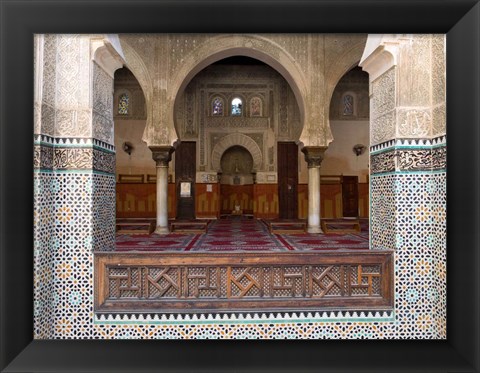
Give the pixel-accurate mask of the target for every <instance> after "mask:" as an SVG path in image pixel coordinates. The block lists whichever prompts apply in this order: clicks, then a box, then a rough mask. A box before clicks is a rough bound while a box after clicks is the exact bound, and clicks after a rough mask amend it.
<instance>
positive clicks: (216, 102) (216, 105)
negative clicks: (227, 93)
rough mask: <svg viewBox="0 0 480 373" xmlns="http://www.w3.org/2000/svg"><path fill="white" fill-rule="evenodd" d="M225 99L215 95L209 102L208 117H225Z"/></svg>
mask: <svg viewBox="0 0 480 373" xmlns="http://www.w3.org/2000/svg"><path fill="white" fill-rule="evenodd" d="M225 106H226V105H225V99H224V98H223V97H221V96H219V95H215V96H214V97H213V99H212V100H210V115H211V116H219V117H223V116H224V115H225Z"/></svg>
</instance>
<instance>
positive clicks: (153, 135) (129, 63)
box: [120, 39, 165, 146]
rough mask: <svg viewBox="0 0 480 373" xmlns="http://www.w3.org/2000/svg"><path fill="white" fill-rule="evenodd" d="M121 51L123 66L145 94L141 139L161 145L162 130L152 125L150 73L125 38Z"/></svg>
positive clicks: (151, 81)
mask: <svg viewBox="0 0 480 373" xmlns="http://www.w3.org/2000/svg"><path fill="white" fill-rule="evenodd" d="M120 42H121V45H122V49H123V53H124V55H125V62H126V63H125V66H126V67H127V68H128V69H129V70H130V71H131V72H132V74H133V75H134V76H135V78H136V79H137V81H138V83H139V84H140V87H141V88H142V91H143V94H144V96H145V107H146V117H147V123H146V125H145V131H144V133H143V137H142V140H143V141H144V142H146V143H147V145H149V146H151V145H161V144H163V143H164V142H165V141H164V139H163V138H162V137H164V136H162V132H163V131H158V129H157V128H155V126H154V121H153V117H154V115H153V110H154V108H153V104H152V101H153V96H154V91H153V80H152V78H151V73H150V72H149V70H148V68H147V67H146V65H145V63H144V61H143V59H142V58H141V57H140V55H139V54H138V53H137V52H136V51H135V49H134V47H133V46H131V45H130V44H129V43H127V42H126V41H125V40H122V39H121V40H120Z"/></svg>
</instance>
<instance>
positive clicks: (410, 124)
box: [397, 108, 432, 138]
mask: <svg viewBox="0 0 480 373" xmlns="http://www.w3.org/2000/svg"><path fill="white" fill-rule="evenodd" d="M397 122H398V125H397V136H398V137H420V138H425V137H428V136H429V135H430V132H431V125H432V116H431V111H430V109H428V108H416V109H403V108H399V109H398V110H397Z"/></svg>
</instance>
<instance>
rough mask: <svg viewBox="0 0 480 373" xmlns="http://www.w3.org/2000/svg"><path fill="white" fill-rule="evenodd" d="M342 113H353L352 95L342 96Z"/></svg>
mask: <svg viewBox="0 0 480 373" xmlns="http://www.w3.org/2000/svg"><path fill="white" fill-rule="evenodd" d="M343 115H353V96H352V95H345V96H343Z"/></svg>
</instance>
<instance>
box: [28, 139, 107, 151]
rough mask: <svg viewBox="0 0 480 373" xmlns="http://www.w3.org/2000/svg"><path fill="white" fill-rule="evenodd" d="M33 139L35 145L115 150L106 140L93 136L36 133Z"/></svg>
mask: <svg viewBox="0 0 480 373" xmlns="http://www.w3.org/2000/svg"><path fill="white" fill-rule="evenodd" d="M33 141H34V144H35V145H53V146H58V147H62V148H68V147H74V148H82V147H92V146H93V147H96V148H100V149H101V150H106V151H109V152H115V146H114V145H111V144H108V143H106V142H104V141H101V140H98V139H92V138H80V137H51V136H47V135H34V136H33Z"/></svg>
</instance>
